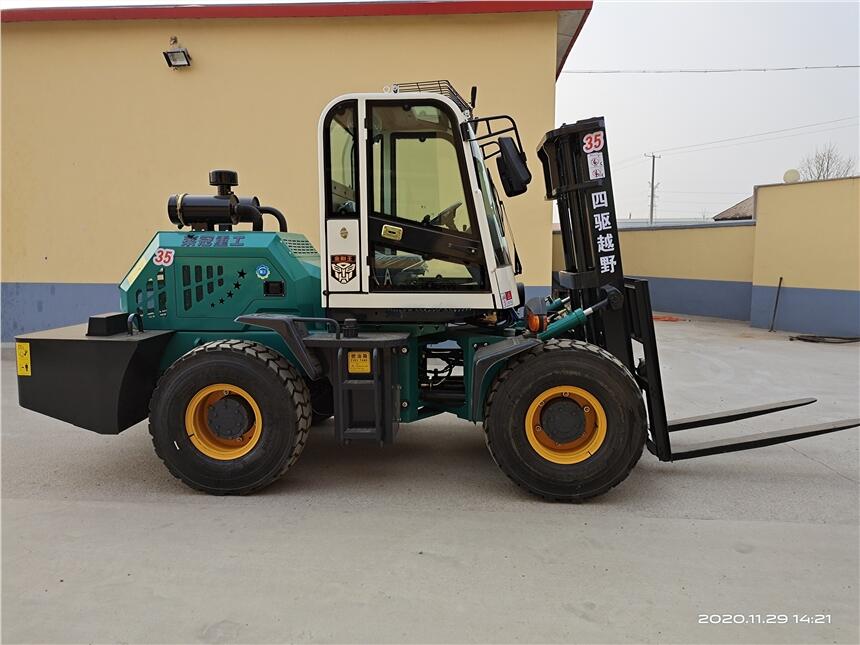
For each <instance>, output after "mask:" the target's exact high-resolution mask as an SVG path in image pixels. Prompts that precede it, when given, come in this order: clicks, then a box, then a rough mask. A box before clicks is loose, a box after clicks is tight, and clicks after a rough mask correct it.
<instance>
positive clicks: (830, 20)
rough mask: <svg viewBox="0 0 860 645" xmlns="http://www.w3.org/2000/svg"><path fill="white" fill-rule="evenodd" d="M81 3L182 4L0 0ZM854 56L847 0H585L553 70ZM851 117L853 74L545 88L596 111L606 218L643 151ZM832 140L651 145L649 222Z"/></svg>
mask: <svg viewBox="0 0 860 645" xmlns="http://www.w3.org/2000/svg"><path fill="white" fill-rule="evenodd" d="M205 3H206V4H239V3H240V2H239V1H237V0H205ZM81 4H86V5H117V4H123V5H129V4H136V5H141V4H190V3H187V2H185V3H183V2H169V0H165V1H164V2H152V1H151V0H86V1H78V2H62V1H61V0H55V1H39V0H0V7H2V8H10V7H24V6H70V5H71V6H75V5H81ZM500 45H501V44H500ZM858 63H860V3H858V2H855V1H851V2H842V3H839V2H832V3H827V2H816V3H798V2H768V3H766V2H737V3H728V2H721V3H704V2H677V3H671V2H665V3H657V2H596V3H595V6H594V9H593V10H592V12H591V15H590V16H589V18H588V21H587V23H586V25H585V27H584V29H583V31H582V33H581V34H580V36H579V39H578V40H577V42H576V44H575V45H574V48H573V51H572V52H571V55H570V58H568V61H567V64H566V66H565V67H566V69H567V70H575V69H678V68H687V69H689V68H725V67H729V68H731V67H788V66H806V65H857V64H858ZM858 114H860V70H858V69H850V70H822V71H796V72H765V73H734V74H695V75H694V74H605V75H596V74H595V75H591V74H589V75H581V74H562V75H561V77H560V78H559V80H558V84H557V97H556V122H557V125H559V124H561V123H564V122H572V121H576V120H578V119H583V118H587V117H591V116H605V117H606V124H607V131H608V139H609V146H610V149H611V151H610V154H611V163H612V171H613V184H614V189H615V201H616V206H617V210H618V217H619V218H624V217H627V216H628V215H632V217H633V218H642V217H647V216H648V181H649V180H650V160H648V159H645V157H644V154H645V153H646V152H651V151H659V150H661V149H666V148H674V147H676V146H685V145H689V144H695V143H701V142H707V141H714V140H720V139H727V138H733V137H741V136H744V135H749V134H757V133H761V132H768V131H772V130H781V129H784V128H793V127H796V126H801V125H807V124H812V123H820V122H824V121H833V120H836V119H844V118H845V117H856V116H857V115H858ZM514 116H516V115H514ZM768 138H770V140H767V141H761V139H768ZM831 141H832V142H833V143H835V144H836V145H837V146H838V147H839V148H840V150H841V151H842V152H843V153H845V154H848V155H852V156H853V157H854V158H855V159H857V158H858V157H860V140H858V120H857V119H856V118H855V119H853V120H845V121H841V122H839V123H832V124H829V125H822V126H818V127H813V128H807V129H804V130H794V131H792V132H787V133H784V134H778V135H776V134H775V135H770V136H769V137H757V138H752V139H748V140H743V141H735V142H732V143H730V144H721V146H720V147H715V148H713V149H710V150H704V151H694V152H689V151H685V152H683V153H681V151H678V152H675V153H672V152H667V153H664V154H663V157H662V159H658V160H657V183H658V191H657V193H658V202H657V217H660V218H683V217H695V218H701V217H706V216H707V217H711V216H713V215H714V214H716V213H718V212H720V211H721V210H723V209H724V208H726V207H728V206H731V205H732V204H734V203H736V202H737V201H740V200H741V199H743V198H744V197H747V196H749V195H750V194H752V187H753V186H754V185H756V184H765V183H776V182H780V181H782V176H783V173H784V172H785V171H786V170H787V169H789V168H794V167H797V166H798V165H799V164H800V161H801V159H802V158H803V156H804V155H806V154H808V153H811V152H813V151H814V150H815V147H816V146H821V145H824V144H826V143H828V142H831ZM535 145H536V142H535ZM530 157H531V158H532V159H534V157H533V155H530ZM535 171H537V168H534V169H533V172H535Z"/></svg>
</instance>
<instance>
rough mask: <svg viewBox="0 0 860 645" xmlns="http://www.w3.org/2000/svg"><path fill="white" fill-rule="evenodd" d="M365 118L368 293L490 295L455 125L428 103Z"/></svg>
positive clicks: (371, 107) (377, 110) (383, 109)
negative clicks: (366, 131)
mask: <svg viewBox="0 0 860 645" xmlns="http://www.w3.org/2000/svg"><path fill="white" fill-rule="evenodd" d="M366 111H367V119H366V123H367V128H368V135H367V143H366V150H367V153H366V154H367V173H368V175H367V177H368V179H367V182H366V186H367V193H368V194H367V211H368V215H367V219H368V245H369V253H368V261H369V264H370V271H369V277H368V286H369V289H368V291H369V292H370V293H392V292H400V293H415V294H433V293H438V292H444V293H445V294H456V293H465V294H475V293H486V292H489V291H490V286H489V274H488V271H487V265H486V262H485V258H484V249H483V245H482V242H481V232H480V230H479V227H478V225H477V218H476V212H475V203H474V198H473V195H472V191H471V190H470V184H469V179H468V173H467V167H466V164H465V159H464V154H463V145H462V142H461V140H460V134H459V130H458V126H457V122H456V120H455V119H454V118H453V117H452V115H451V114H450V113H449V110H448V109H447V108H446V106H445V105H444V104H443V103H441V102H440V101H434V100H428V99H423V100H404V99H400V100H385V101H367V107H366Z"/></svg>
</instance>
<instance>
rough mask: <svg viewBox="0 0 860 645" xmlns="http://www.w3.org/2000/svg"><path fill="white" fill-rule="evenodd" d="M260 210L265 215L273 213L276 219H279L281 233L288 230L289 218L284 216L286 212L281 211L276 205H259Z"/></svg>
mask: <svg viewBox="0 0 860 645" xmlns="http://www.w3.org/2000/svg"><path fill="white" fill-rule="evenodd" d="M258 210H259V211H260V212H261V213H262V214H264V215H272V216H273V217H274V218H275V219H276V220H278V228H279V230H280V231H281V233H286V232H287V218H286V217H284V214H283V213H282V212H281V211H279V210H278V209H277V208H275V207H274V206H259V207H258Z"/></svg>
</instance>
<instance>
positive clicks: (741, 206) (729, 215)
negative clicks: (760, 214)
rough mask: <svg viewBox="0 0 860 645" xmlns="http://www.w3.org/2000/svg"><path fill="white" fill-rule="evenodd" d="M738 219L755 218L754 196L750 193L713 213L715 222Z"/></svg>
mask: <svg viewBox="0 0 860 645" xmlns="http://www.w3.org/2000/svg"><path fill="white" fill-rule="evenodd" d="M739 219H755V198H754V197H753V196H752V195H750V196H749V197H747V198H746V199H744V200H743V201H740V202H738V203H737V204H735V205H734V206H730V207H729V208H727V209H726V210H724V211H723V212H722V213H718V214H717V215H714V221H715V222H722V221H725V220H739Z"/></svg>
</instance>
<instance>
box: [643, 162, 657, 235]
mask: <svg viewBox="0 0 860 645" xmlns="http://www.w3.org/2000/svg"><path fill="white" fill-rule="evenodd" d="M645 156H646V157H651V210H650V213H649V215H648V224H649V225H651V226H653V225H654V164H655V163H656V160H657V159H660V158H661V157H660V155H655V154H654V153H653V152H652V153H651V154H650V155H647V154H646V155H645Z"/></svg>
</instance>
